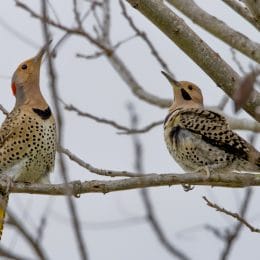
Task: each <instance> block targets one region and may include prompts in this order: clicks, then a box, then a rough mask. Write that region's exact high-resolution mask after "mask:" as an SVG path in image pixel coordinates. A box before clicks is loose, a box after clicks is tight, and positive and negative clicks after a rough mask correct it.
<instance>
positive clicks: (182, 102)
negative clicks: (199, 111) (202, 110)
mask: <svg viewBox="0 0 260 260" xmlns="http://www.w3.org/2000/svg"><path fill="white" fill-rule="evenodd" d="M162 74H163V75H164V76H165V77H166V78H167V79H168V80H169V82H170V83H171V85H172V87H173V92H174V101H173V106H174V107H179V106H187V107H189V106H190V107H194V106H196V107H198V106H203V96H202V93H201V90H200V88H199V87H198V86H196V85H195V84H193V83H191V82H188V81H177V80H175V79H174V78H172V77H171V76H170V75H168V74H167V73H165V72H164V71H162Z"/></svg>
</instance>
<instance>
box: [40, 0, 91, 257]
mask: <svg viewBox="0 0 260 260" xmlns="http://www.w3.org/2000/svg"><path fill="white" fill-rule="evenodd" d="M41 10H42V17H43V19H42V20H41V21H42V29H43V35H44V38H45V42H47V43H48V42H50V33H49V28H48V24H47V23H46V22H45V21H46V20H48V10H47V6H46V2H45V0H42V1H41ZM47 58H48V73H49V79H50V89H51V93H52V99H53V103H54V107H55V111H56V119H57V123H58V133H59V137H58V139H59V140H58V143H59V144H62V141H63V139H62V138H63V135H62V133H63V118H62V113H61V109H60V106H59V102H58V90H57V86H56V73H55V68H54V64H53V60H52V57H51V55H50V51H49V47H48V49H47ZM59 163H60V169H61V173H62V177H63V180H64V182H65V183H64V185H65V186H66V187H67V201H68V205H69V209H70V213H71V217H72V218H71V220H72V224H73V227H74V232H75V236H76V241H77V246H78V248H79V254H80V256H81V259H82V260H87V259H88V256H87V250H86V246H85V243H84V241H83V235H82V232H81V229H80V223H79V218H78V215H77V210H76V207H75V204H74V201H73V200H72V198H71V196H69V195H70V194H69V189H68V176H67V168H66V165H65V161H64V158H63V156H62V154H61V153H60V154H59Z"/></svg>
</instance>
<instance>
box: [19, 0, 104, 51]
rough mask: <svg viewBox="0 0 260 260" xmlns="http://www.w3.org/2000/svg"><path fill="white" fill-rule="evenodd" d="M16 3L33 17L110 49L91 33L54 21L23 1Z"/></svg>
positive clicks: (101, 47) (100, 46)
mask: <svg viewBox="0 0 260 260" xmlns="http://www.w3.org/2000/svg"><path fill="white" fill-rule="evenodd" d="M15 3H16V5H17V6H18V7H20V8H22V9H23V10H25V11H27V12H28V13H29V14H30V15H31V16H32V17H34V18H37V19H39V20H42V21H43V22H44V23H46V24H49V25H52V26H54V27H56V28H58V29H60V30H62V31H65V32H67V33H70V34H75V35H79V36H83V37H85V38H86V39H88V40H89V41H90V42H91V43H93V44H94V45H96V46H98V47H99V48H100V49H102V50H104V51H109V50H108V49H107V47H106V46H104V45H102V44H100V42H99V41H98V40H96V39H95V38H94V37H92V36H91V35H90V34H88V33H86V32H85V31H82V30H79V29H78V28H73V29H72V28H69V27H67V26H64V25H62V24H58V23H56V22H55V21H53V20H52V19H50V18H49V17H46V18H44V17H42V16H41V15H39V14H37V13H36V12H35V11H33V10H32V9H31V8H30V7H29V6H28V5H26V4H24V3H22V2H20V1H18V0H15Z"/></svg>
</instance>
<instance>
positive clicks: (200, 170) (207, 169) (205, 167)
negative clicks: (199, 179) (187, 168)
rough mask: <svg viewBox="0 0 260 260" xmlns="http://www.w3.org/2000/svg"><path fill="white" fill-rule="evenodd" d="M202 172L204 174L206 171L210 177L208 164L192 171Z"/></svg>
mask: <svg viewBox="0 0 260 260" xmlns="http://www.w3.org/2000/svg"><path fill="white" fill-rule="evenodd" d="M198 172H199V173H202V174H205V173H206V176H207V177H208V178H209V177H210V175H211V174H210V169H209V167H208V166H202V167H199V168H198V169H196V170H195V171H193V172H192V173H198Z"/></svg>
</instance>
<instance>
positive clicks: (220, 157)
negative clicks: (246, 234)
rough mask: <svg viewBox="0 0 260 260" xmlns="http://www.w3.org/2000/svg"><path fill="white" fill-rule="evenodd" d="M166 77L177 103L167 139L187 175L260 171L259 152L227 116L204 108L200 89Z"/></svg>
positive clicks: (168, 120) (166, 127)
mask: <svg viewBox="0 0 260 260" xmlns="http://www.w3.org/2000/svg"><path fill="white" fill-rule="evenodd" d="M162 73H163V75H164V76H165V77H166V78H167V79H168V80H169V82H170V84H171V85H172V87H173V92H174V100H173V103H172V105H171V106H170V108H169V114H168V115H167V116H166V118H165V122H164V138H165V142H166V145H167V148H168V150H169V152H170V154H171V155H172V157H173V158H174V159H175V161H176V162H177V163H178V164H179V165H180V166H181V167H182V168H183V169H184V170H185V171H187V172H204V173H205V172H206V174H207V175H208V176H209V175H210V174H212V173H227V172H232V171H233V172H234V171H249V172H260V153H259V152H258V151H257V150H256V149H255V148H254V147H253V146H252V145H251V144H249V143H248V142H247V141H246V140H244V139H243V138H242V137H240V136H239V135H238V134H236V133H235V132H233V131H232V130H231V129H230V127H229V125H228V123H227V121H226V119H225V117H223V116H222V115H220V114H218V113H216V112H213V111H210V110H207V109H205V108H204V107H203V97H202V93H201V90H200V89H199V87H198V86H196V85H195V84H193V83H191V82H187V81H176V80H174V79H173V78H172V77H170V76H169V75H168V74H166V73H165V72H162Z"/></svg>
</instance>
